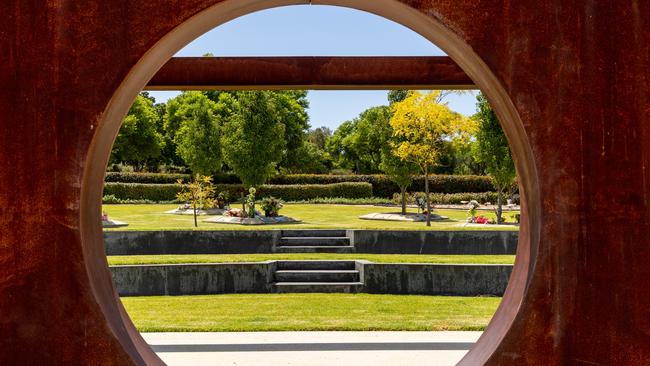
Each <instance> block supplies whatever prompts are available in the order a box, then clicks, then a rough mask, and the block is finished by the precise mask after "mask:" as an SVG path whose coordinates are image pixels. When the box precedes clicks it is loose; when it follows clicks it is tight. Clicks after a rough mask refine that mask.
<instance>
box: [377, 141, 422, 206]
mask: <svg viewBox="0 0 650 366" xmlns="http://www.w3.org/2000/svg"><path fill="white" fill-rule="evenodd" d="M394 145H395V143H394V142H392V143H389V144H386V145H385V146H384V147H383V148H382V150H381V165H380V168H381V170H382V171H383V172H384V173H385V174H386V175H387V176H388V178H389V179H390V180H392V181H393V182H394V183H395V184H397V186H398V187H399V190H400V195H401V201H402V215H406V189H407V188H408V187H409V186H410V185H411V183H412V182H413V176H414V175H415V174H416V173H417V172H418V166H417V165H415V164H413V163H411V162H409V161H404V160H402V159H400V158H399V157H398V156H397V155H395V153H394V152H393V148H392V146H394Z"/></svg>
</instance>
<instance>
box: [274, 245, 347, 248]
mask: <svg viewBox="0 0 650 366" xmlns="http://www.w3.org/2000/svg"><path fill="white" fill-rule="evenodd" d="M278 248H352V245H280V246H278Z"/></svg>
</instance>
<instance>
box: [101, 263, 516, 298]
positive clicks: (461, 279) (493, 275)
mask: <svg viewBox="0 0 650 366" xmlns="http://www.w3.org/2000/svg"><path fill="white" fill-rule="evenodd" d="M276 266H277V262H276V261H267V262H259V263H216V264H173V265H133V266H113V267H110V269H111V272H112V274H113V279H114V280H115V284H116V286H117V289H118V292H119V294H120V295H121V296H162V295H207V294H226V293H270V292H277V289H276V288H275V287H274V286H273V285H272V283H273V281H274V280H273V272H274V271H275V269H276ZM355 269H356V270H358V271H359V272H360V277H361V282H362V283H363V285H362V286H359V289H358V292H367V293H373V294H402V295H406V294H411V295H415V294H419V295H454V296H479V295H495V296H501V295H503V292H504V291H505V288H506V286H507V284H508V279H509V278H510V273H511V271H512V266H511V265H467V264H462V265H461V264H459V265H454V264H451V265H449V264H445V265H442V264H389V263H372V262H368V261H356V263H355Z"/></svg>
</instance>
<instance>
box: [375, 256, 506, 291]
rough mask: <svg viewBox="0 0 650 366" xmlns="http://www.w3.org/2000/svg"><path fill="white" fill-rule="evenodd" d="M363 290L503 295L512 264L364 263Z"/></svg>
mask: <svg viewBox="0 0 650 366" xmlns="http://www.w3.org/2000/svg"><path fill="white" fill-rule="evenodd" d="M363 267H364V269H363V271H364V273H363V276H364V284H365V291H366V292H368V293H372V294H404V295H416V294H419V295H454V296H479V295H494V296H502V295H503V293H504V292H505V289H506V286H507V285H508V279H509V278H510V273H511V272H512V266H511V265H489V264H487V265H485V264H480V265H474V264H385V263H366V264H365V265H364V266H363Z"/></svg>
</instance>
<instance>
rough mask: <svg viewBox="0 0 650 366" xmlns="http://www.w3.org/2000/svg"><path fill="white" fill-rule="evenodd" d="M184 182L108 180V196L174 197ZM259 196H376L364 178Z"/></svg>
mask: <svg viewBox="0 0 650 366" xmlns="http://www.w3.org/2000/svg"><path fill="white" fill-rule="evenodd" d="M181 187H182V186H181V185H180V184H138V183H106V184H105V185H104V196H109V195H112V196H114V197H115V199H117V200H148V201H155V202H163V201H174V200H176V194H177V193H178V192H179V191H180V190H181ZM216 188H217V192H220V191H228V192H229V193H230V196H231V197H232V198H233V199H239V197H240V195H241V193H244V194H246V193H247V191H246V190H245V189H244V187H243V186H242V185H241V184H217V185H216ZM255 195H256V196H257V197H258V198H263V197H268V196H273V197H276V198H280V199H283V200H285V201H302V200H309V199H314V198H322V197H341V198H368V197H372V185H371V184H369V183H364V182H353V183H350V182H346V183H336V184H306V185H272V184H268V185H263V186H261V187H259V188H258V189H257V193H256V194H255Z"/></svg>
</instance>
